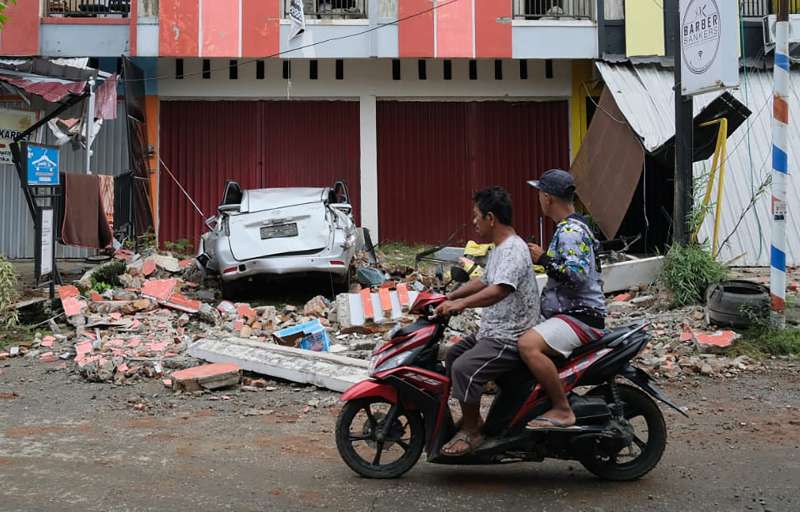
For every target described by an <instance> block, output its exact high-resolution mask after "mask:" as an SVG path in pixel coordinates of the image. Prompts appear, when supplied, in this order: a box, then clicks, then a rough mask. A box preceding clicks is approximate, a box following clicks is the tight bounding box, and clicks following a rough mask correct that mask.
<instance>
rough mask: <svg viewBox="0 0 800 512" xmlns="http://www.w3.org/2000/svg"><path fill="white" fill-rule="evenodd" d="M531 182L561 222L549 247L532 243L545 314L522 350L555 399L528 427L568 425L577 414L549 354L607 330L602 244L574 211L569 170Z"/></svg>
mask: <svg viewBox="0 0 800 512" xmlns="http://www.w3.org/2000/svg"><path fill="white" fill-rule="evenodd" d="M528 183H529V184H530V185H531V186H533V187H535V188H536V189H538V190H539V204H540V205H541V207H542V211H543V212H544V214H545V215H546V216H547V217H549V218H551V219H552V220H553V221H554V222H555V223H556V225H557V226H556V232H555V233H554V234H553V240H552V242H551V243H550V246H549V247H548V249H547V252H545V251H544V249H542V247H540V246H538V245H536V244H528V248H529V249H530V252H531V258H532V260H533V262H534V263H537V264H539V265H541V266H543V267H544V268H545V271H546V272H547V277H548V279H547V284H546V285H545V287H544V290H543V291H542V300H541V311H542V317H543V318H544V319H545V320H544V321H543V322H541V323H539V324H537V325H536V326H535V327H534V328H533V329H531V330H530V331H528V332H527V333H525V334H524V335H523V336H522V338H520V340H519V352H520V355H521V356H522V359H523V360H524V361H525V364H527V365H528V368H530V370H531V372H532V373H533V374H534V376H535V377H536V379H537V380H538V382H539V383H541V384H542V387H543V388H544V390H545V392H547V394H548V396H549V397H550V401H551V403H552V408H551V409H550V410H549V411H547V412H546V413H544V414H542V415H541V416H539V417H538V418H536V419H534V420H533V421H531V422H530V423H529V424H528V427H529V428H545V429H552V428H569V427H571V426H572V425H574V424H575V414H574V413H573V412H572V409H571V407H570V406H569V401H568V400H567V397H566V395H565V394H564V389H563V387H562V385H561V381H560V379H559V378H558V371H557V369H556V366H555V364H554V363H553V361H552V359H551V356H563V357H569V355H570V353H572V351H573V350H575V349H576V348H578V347H580V346H581V345H583V344H585V343H589V342H591V341H594V340H596V339H599V338H600V337H601V336H602V335H603V329H604V328H605V314H606V307H605V298H604V296H603V282H602V281H601V278H600V268H599V263H598V260H597V256H596V255H597V249H598V245H599V244H598V242H597V240H596V239H595V237H594V234H593V233H592V230H591V228H589V226H588V225H587V223H586V221H585V220H584V219H583V217H581V216H580V215H579V214H577V213H575V206H574V203H573V201H574V197H575V184H574V181H573V179H572V176H571V175H570V174H569V173H568V172H566V171H562V170H560V169H551V170H549V171H547V172H545V173H544V174H543V175H542V177H541V179H539V180H536V181H530V182H528Z"/></svg>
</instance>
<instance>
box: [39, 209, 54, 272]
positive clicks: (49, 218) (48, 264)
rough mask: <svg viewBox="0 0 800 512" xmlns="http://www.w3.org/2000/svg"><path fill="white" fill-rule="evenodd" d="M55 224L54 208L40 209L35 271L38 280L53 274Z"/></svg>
mask: <svg viewBox="0 0 800 512" xmlns="http://www.w3.org/2000/svg"><path fill="white" fill-rule="evenodd" d="M54 242H55V223H54V221H53V209H52V208H39V209H38V210H37V219H36V248H35V251H34V255H35V269H34V273H35V274H36V280H37V281H38V280H39V279H40V278H41V277H42V276H46V275H48V274H51V273H52V272H53V250H54V247H55V243H54Z"/></svg>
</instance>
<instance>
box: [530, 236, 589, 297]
mask: <svg viewBox="0 0 800 512" xmlns="http://www.w3.org/2000/svg"><path fill="white" fill-rule="evenodd" d="M590 259H594V252H593V250H592V247H590V246H589V244H587V243H586V242H585V241H584V238H583V236H582V235H581V233H580V232H579V231H578V230H576V229H569V228H567V229H564V230H563V231H562V232H561V233H560V235H559V238H558V245H557V247H556V250H555V252H552V251H548V252H547V253H545V254H543V255H542V256H541V257H540V258H539V261H538V263H539V264H540V265H542V266H543V267H544V268H545V271H546V272H547V276H548V277H550V278H552V279H555V280H556V281H558V282H559V283H562V284H564V285H567V286H572V287H578V286H580V285H582V284H584V283H585V282H586V281H587V280H588V279H589V270H590V268H591V267H590Z"/></svg>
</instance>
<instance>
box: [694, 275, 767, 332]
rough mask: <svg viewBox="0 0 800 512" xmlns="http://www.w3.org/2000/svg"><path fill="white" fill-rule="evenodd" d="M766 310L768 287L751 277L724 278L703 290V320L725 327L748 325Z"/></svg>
mask: <svg viewBox="0 0 800 512" xmlns="http://www.w3.org/2000/svg"><path fill="white" fill-rule="evenodd" d="M768 313H769V290H768V289H767V287H766V286H763V285H760V284H758V283H753V282H751V281H723V282H722V283H719V284H715V285H711V286H710V287H709V288H708V290H707V291H706V320H707V321H708V323H713V324H716V325H720V326H724V327H748V326H750V325H752V324H753V321H755V320H758V319H759V318H766V316H767V314H768Z"/></svg>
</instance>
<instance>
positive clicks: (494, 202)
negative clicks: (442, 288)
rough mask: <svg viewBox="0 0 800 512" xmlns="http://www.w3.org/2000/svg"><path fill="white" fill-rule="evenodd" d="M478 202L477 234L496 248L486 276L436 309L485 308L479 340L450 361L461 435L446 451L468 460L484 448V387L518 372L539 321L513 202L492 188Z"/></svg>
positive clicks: (472, 339)
mask: <svg viewBox="0 0 800 512" xmlns="http://www.w3.org/2000/svg"><path fill="white" fill-rule="evenodd" d="M473 199H474V203H475V204H474V207H473V225H474V226H475V230H476V231H477V232H478V235H479V237H480V238H481V239H483V240H487V241H491V242H493V243H494V244H495V248H494V250H492V252H491V253H490V255H489V260H488V262H487V265H486V271H485V273H484V274H483V276H482V277H480V278H476V279H472V280H471V281H469V282H468V283H467V284H465V285H464V286H462V287H461V288H459V289H458V290H456V291H454V292H452V293H450V294H448V296H447V299H448V300H447V301H446V302H444V303H442V304H441V305H440V306H439V307H438V308H436V314H437V315H440V316H446V315H449V314H453V313H458V312H460V311H462V310H464V309H466V308H475V307H481V308H484V309H483V312H482V314H481V326H480V329H479V331H478V333H477V335H475V336H469V337H467V338H465V339H463V340H462V341H461V342H459V343H458V344H457V345H455V346H454V347H452V348H451V350H450V352H449V353H448V356H447V372H448V374H449V375H450V377H451V381H452V396H453V397H454V398H456V399H457V400H458V401H459V403H460V405H461V411H462V419H461V426H460V429H459V432H458V433H457V434H456V435H455V436H454V437H453V438H452V440H451V441H450V442H449V443H447V444H446V445H445V446H444V447H443V448H442V453H444V454H446V455H449V456H459V455H464V454H466V453H469V452H471V451H472V450H474V449H475V448H477V447H478V446H479V445H480V443H481V440H482V439H481V433H480V429H481V416H480V400H481V395H482V392H483V386H484V384H486V383H487V382H488V381H490V380H493V379H494V378H496V377H499V376H500V375H502V374H504V373H506V372H508V371H510V370H513V369H514V368H517V367H519V364H520V358H519V353H518V349H517V340H518V339H519V338H520V337H521V336H522V334H523V333H525V332H526V331H528V330H529V329H531V328H532V327H533V326H534V325H535V324H536V323H537V322H538V319H539V303H538V302H539V290H538V286H537V284H536V276H535V275H534V273H533V268H532V262H531V257H530V253H529V249H528V247H527V246H526V244H525V242H524V241H523V240H522V239H521V238H520V237H519V236H517V234H516V232H515V231H514V228H512V227H511V213H512V205H511V198H510V197H509V195H508V193H507V192H506V191H505V190H503V189H502V188H500V187H491V188H488V189H485V190H482V191H480V192H478V193H477V194H475V197H474V198H473Z"/></svg>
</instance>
